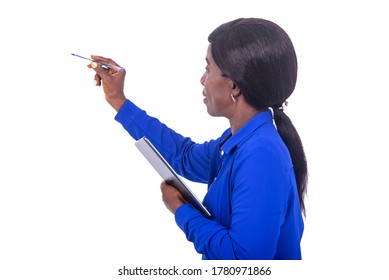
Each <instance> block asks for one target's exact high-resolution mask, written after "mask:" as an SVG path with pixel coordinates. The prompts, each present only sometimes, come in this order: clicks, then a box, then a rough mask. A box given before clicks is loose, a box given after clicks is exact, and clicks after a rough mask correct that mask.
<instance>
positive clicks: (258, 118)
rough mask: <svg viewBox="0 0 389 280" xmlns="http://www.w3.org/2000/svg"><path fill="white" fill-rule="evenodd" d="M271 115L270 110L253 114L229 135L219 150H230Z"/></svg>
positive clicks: (268, 119)
mask: <svg viewBox="0 0 389 280" xmlns="http://www.w3.org/2000/svg"><path fill="white" fill-rule="evenodd" d="M272 119H273V115H272V113H271V111H270V110H266V111H263V112H260V113H258V114H257V115H255V116H254V117H253V118H252V119H251V120H249V121H248V122H247V123H246V124H245V125H244V126H243V127H242V128H241V129H239V130H238V131H237V132H236V133H235V134H234V135H232V136H231V137H229V138H228V139H227V140H226V141H225V143H224V144H223V146H222V147H221V150H223V151H224V152H225V153H229V152H231V150H232V149H234V148H235V147H236V146H237V145H238V144H239V143H240V142H241V141H242V140H244V139H245V138H246V137H247V136H248V135H250V134H251V133H252V132H253V131H255V130H256V129H257V128H259V127H260V126H262V125H263V124H265V123H267V122H269V121H272Z"/></svg>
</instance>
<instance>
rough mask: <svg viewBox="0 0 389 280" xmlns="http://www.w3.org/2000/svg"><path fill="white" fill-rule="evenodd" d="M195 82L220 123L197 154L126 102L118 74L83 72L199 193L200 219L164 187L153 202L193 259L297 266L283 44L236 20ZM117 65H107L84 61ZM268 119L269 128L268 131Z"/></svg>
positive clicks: (292, 65)
mask: <svg viewBox="0 0 389 280" xmlns="http://www.w3.org/2000/svg"><path fill="white" fill-rule="evenodd" d="M208 40H209V46H208V50H207V56H206V62H207V66H206V71H205V73H204V75H203V76H202V77H201V80H200V82H201V84H202V85H203V86H204V89H203V95H204V103H205V105H206V107H207V111H208V113H209V114H210V115H211V116H223V117H226V118H227V119H228V120H229V122H230V128H228V129H227V130H226V131H225V132H224V133H223V134H222V135H221V136H220V137H219V138H218V139H214V140H210V141H208V142H205V143H202V144H197V143H194V142H193V141H191V139H190V138H187V137H183V136H181V135H180V134H178V133H176V132H174V131H173V130H171V129H169V128H168V127H167V126H166V125H164V124H162V123H161V122H160V121H159V120H158V119H156V118H153V117H151V116H148V115H147V114H146V112H145V111H143V110H141V109H140V108H138V107H137V106H136V105H134V104H133V103H132V102H131V101H130V100H128V99H126V97H125V94H124V91H123V87H124V77H125V72H119V71H116V70H114V69H106V68H103V67H102V66H101V64H99V63H96V62H93V63H91V64H90V65H89V67H90V68H93V69H94V70H95V71H96V76H95V81H96V85H98V86H99V85H101V84H102V85H103V89H104V92H105V97H106V99H107V101H108V103H109V104H110V105H111V106H112V107H113V108H114V109H115V110H116V111H117V112H118V113H117V115H116V117H115V119H116V120H117V121H119V122H120V123H121V124H122V125H123V127H124V128H125V129H126V130H127V131H128V132H129V134H130V135H131V136H132V137H133V138H134V139H136V140H138V139H140V138H141V137H143V136H146V137H147V138H149V139H150V140H151V142H152V143H153V144H154V145H155V146H156V147H157V149H159V151H160V152H161V154H162V155H163V156H164V157H165V158H166V159H167V161H168V162H169V163H170V164H171V165H172V167H173V168H174V169H175V170H176V171H177V172H178V173H179V174H180V175H182V176H183V177H185V178H187V179H189V180H192V181H196V182H201V183H207V184H208V192H207V194H206V196H205V198H204V201H203V203H204V205H205V206H206V207H207V209H208V210H209V211H210V213H211V214H212V217H211V218H210V219H208V218H206V217H205V216H203V214H202V213H201V212H199V211H198V210H197V209H195V208H194V207H193V206H192V205H191V204H188V203H186V201H185V200H184V198H183V197H182V195H181V194H180V193H179V192H178V191H177V190H176V189H175V188H174V187H172V186H169V185H167V184H165V183H162V185H161V190H162V197H163V201H164V203H165V204H166V206H167V208H168V209H169V210H170V211H171V212H172V213H173V214H175V219H176V222H177V225H178V226H179V227H180V228H181V229H182V231H183V232H184V233H185V234H186V237H187V239H188V240H189V241H191V242H193V243H194V246H195V249H196V250H197V252H199V253H201V254H202V256H203V259H223V260H226V259H301V250H300V241H301V238H302V234H303V228H304V225H303V217H302V214H303V213H304V212H305V208H304V196H305V193H306V185H307V163H306V159H305V154H304V150H303V146H302V143H301V141H300V138H299V136H298V133H297V131H296V129H295V128H294V126H293V124H292V122H291V121H290V119H289V118H288V117H287V116H286V115H285V113H284V112H283V104H284V103H286V99H287V98H288V97H289V96H290V95H291V94H292V92H293V90H294V87H295V83H296V79H297V59H296V54H295V51H294V47H293V45H292V42H291V40H290V38H289V36H288V35H287V34H286V33H285V31H284V30H283V29H281V28H280V27H279V26H278V25H276V24H274V23H273V22H270V21H268V20H264V19H257V18H247V19H237V20H233V21H231V22H227V23H225V24H222V25H221V26H219V27H218V28H216V29H215V30H214V31H213V32H212V33H211V34H210V35H209V37H208ZM92 58H93V59H94V60H96V61H99V62H103V63H109V64H113V65H117V64H116V63H115V62H114V61H113V60H111V59H107V58H104V57H100V56H92ZM273 119H274V122H273Z"/></svg>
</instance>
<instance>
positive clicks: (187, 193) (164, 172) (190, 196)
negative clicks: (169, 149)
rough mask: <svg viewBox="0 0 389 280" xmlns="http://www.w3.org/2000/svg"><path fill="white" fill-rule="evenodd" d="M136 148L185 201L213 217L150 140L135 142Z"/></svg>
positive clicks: (144, 139)
mask: <svg viewBox="0 0 389 280" xmlns="http://www.w3.org/2000/svg"><path fill="white" fill-rule="evenodd" d="M135 146H136V147H137V148H138V150H139V151H140V152H141V153H142V154H143V156H144V157H145V158H146V159H147V161H148V162H149V163H150V164H151V165H152V166H153V167H154V169H155V170H156V171H157V172H158V174H159V175H160V176H161V177H162V179H163V180H164V181H165V182H166V183H167V184H169V185H172V186H174V187H175V188H176V189H177V190H178V191H180V193H181V194H182V196H183V197H184V198H185V200H186V201H188V202H189V203H191V204H192V205H193V206H194V207H195V208H196V209H198V210H200V211H201V212H202V213H203V214H204V215H205V216H206V217H208V218H209V217H211V214H210V213H209V211H208V210H207V209H206V208H205V206H204V205H203V204H202V203H201V201H200V200H199V199H198V198H197V197H196V195H195V194H194V193H193V192H192V191H191V189H190V188H189V187H188V186H187V185H186V183H185V182H184V181H183V180H182V179H181V177H180V176H179V175H178V174H177V173H176V172H175V171H174V169H173V168H172V167H171V166H170V165H169V163H168V162H167V161H166V160H165V159H164V158H163V156H162V155H161V154H160V153H159V152H158V150H157V149H156V148H155V147H154V145H153V144H152V143H151V142H150V140H149V139H147V138H146V137H142V138H141V139H139V140H138V141H136V142H135Z"/></svg>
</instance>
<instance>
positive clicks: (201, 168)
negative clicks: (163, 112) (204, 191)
mask: <svg viewBox="0 0 389 280" xmlns="http://www.w3.org/2000/svg"><path fill="white" fill-rule="evenodd" d="M115 120H116V121H118V122H119V123H121V124H122V126H123V128H124V129H125V130H126V131H127V132H128V133H129V134H130V135H131V136H132V137H133V138H134V139H135V140H139V139H140V138H142V137H143V136H146V137H147V138H148V139H149V140H150V141H151V143H153V145H154V146H155V147H156V148H157V150H158V151H159V152H160V153H161V154H162V156H163V157H164V158H165V159H166V161H167V162H168V163H169V164H170V165H171V166H172V167H173V169H174V170H175V171H176V172H177V173H178V174H180V175H181V176H183V177H185V178H187V179H188V180H191V181H195V182H200V183H206V182H207V181H208V173H209V169H210V167H209V166H210V153H211V151H212V150H213V146H214V145H216V143H214V142H215V141H214V140H213V141H209V142H205V143H203V144H197V143H194V142H193V141H192V140H191V139H190V138H189V137H184V136H182V135H180V134H179V133H177V132H175V131H174V130H173V129H170V128H169V127H167V126H166V125H165V124H164V123H162V122H160V121H159V120H158V119H157V118H155V117H152V116H149V115H148V114H147V113H146V111H144V110H142V109H140V108H139V107H137V106H136V105H135V104H134V103H133V102H131V101H130V100H127V101H126V102H125V103H124V104H123V106H122V107H121V108H120V110H119V111H118V113H117V115H116V116H115Z"/></svg>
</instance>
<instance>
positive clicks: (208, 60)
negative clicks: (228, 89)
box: [205, 44, 215, 65]
mask: <svg viewBox="0 0 389 280" xmlns="http://www.w3.org/2000/svg"><path fill="white" fill-rule="evenodd" d="M211 50H212V45H211V44H209V45H208V48H207V56H206V57H205V60H206V61H207V64H209V65H215V61H214V60H213V57H212V51H211Z"/></svg>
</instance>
